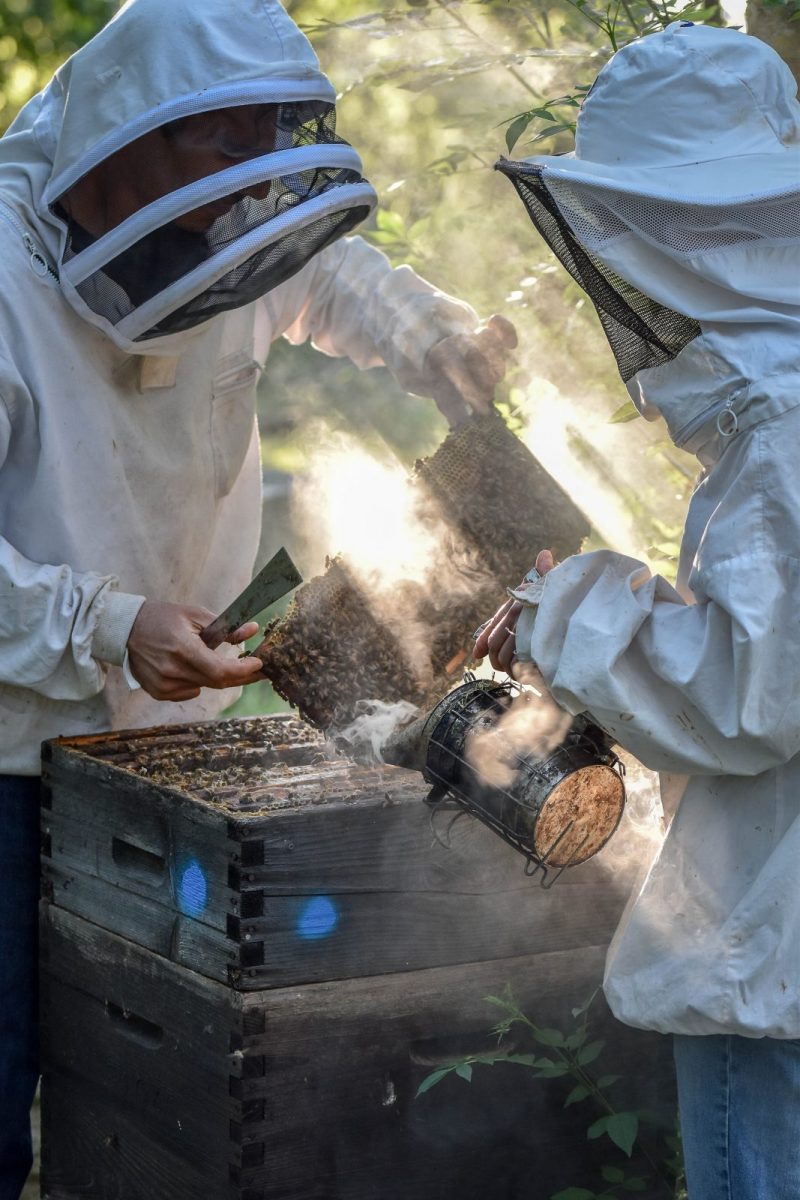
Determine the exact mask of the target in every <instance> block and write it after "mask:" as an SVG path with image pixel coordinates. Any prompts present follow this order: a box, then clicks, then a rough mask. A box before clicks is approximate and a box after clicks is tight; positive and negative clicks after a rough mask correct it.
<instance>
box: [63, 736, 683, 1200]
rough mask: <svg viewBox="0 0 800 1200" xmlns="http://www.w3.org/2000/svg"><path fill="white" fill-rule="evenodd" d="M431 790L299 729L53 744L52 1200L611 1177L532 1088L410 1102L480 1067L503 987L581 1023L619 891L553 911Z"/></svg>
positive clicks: (295, 1194) (653, 1054)
mask: <svg viewBox="0 0 800 1200" xmlns="http://www.w3.org/2000/svg"><path fill="white" fill-rule="evenodd" d="M425 790H426V789H425V786H424V784H423V783H422V781H421V779H420V777H419V776H417V775H415V774H413V773H409V772H404V771H400V770H397V769H393V768H381V769H372V770H371V769H367V768H363V767H357V766H355V765H354V764H352V763H348V762H346V761H345V760H342V759H339V758H333V757H331V754H330V751H329V750H328V749H327V748H326V746H325V744H324V742H322V740H321V739H320V738H319V737H318V736H317V735H316V734H315V733H314V732H313V731H311V730H309V728H308V727H307V726H304V725H303V724H302V723H301V722H299V721H298V720H297V719H295V718H292V717H287V716H278V717H271V718H261V719H258V720H248V721H240V722H222V723H218V724H215V725H198V726H186V727H172V728H160V729H156V730H146V731H140V732H137V733H131V734H109V735H107V736H104V737H90V738H75V739H63V740H58V741H55V742H51V743H48V744H47V745H46V747H45V752H44V808H43V874H44V888H45V897H46V898H47V901H48V902H47V903H45V904H44V905H43V920H42V947H43V949H42V955H43V958H42V965H43V970H42V991H43V1078H44V1084H43V1142H44V1151H43V1179H44V1185H43V1195H44V1196H45V1197H47V1198H49V1200H73V1198H77V1197H82V1198H86V1200H108V1198H110V1197H124V1200H190V1198H191V1200H223V1198H225V1200H227V1198H230V1200H401V1197H402V1200H428V1198H430V1200H456V1198H458V1200H470V1198H471V1197H474V1198H475V1200H478V1197H480V1200H485V1198H486V1197H488V1196H491V1197H492V1200H517V1198H519V1200H523V1197H524V1200H531V1196H534V1197H539V1196H541V1198H542V1200H546V1197H548V1196H549V1195H550V1193H551V1192H552V1191H554V1190H557V1189H558V1187H559V1186H562V1185H566V1183H576V1182H581V1173H582V1172H583V1173H584V1174H585V1173H586V1172H587V1171H588V1170H589V1165H590V1160H591V1159H592V1157H593V1156H594V1157H595V1158H596V1157H597V1156H598V1155H599V1154H600V1153H601V1152H600V1151H599V1150H598V1149H597V1147H596V1146H594V1144H592V1143H587V1142H586V1139H585V1121H584V1120H583V1118H582V1116H581V1115H578V1114H574V1113H572V1112H571V1111H569V1110H568V1111H567V1113H566V1115H565V1114H564V1113H563V1112H562V1110H561V1103H562V1100H563V1097H561V1098H560V1099H558V1100H557V1102H556V1103H555V1104H554V1103H553V1102H552V1096H549V1095H548V1092H547V1090H546V1089H543V1088H542V1085H541V1084H538V1085H533V1084H532V1083H531V1081H530V1080H526V1078H525V1073H524V1072H521V1071H515V1070H514V1069H513V1068H498V1069H497V1070H498V1075H497V1077H496V1078H495V1077H494V1076H492V1078H491V1079H488V1080H485V1081H482V1084H481V1090H480V1092H479V1091H478V1090H477V1088H476V1089H473V1090H471V1089H468V1088H466V1087H464V1088H463V1091H460V1090H455V1091H453V1090H452V1089H451V1090H450V1091H449V1092H445V1091H442V1092H441V1093H437V1092H434V1093H432V1094H431V1095H426V1096H424V1097H422V1098H420V1099H419V1100H417V1101H415V1100H414V1099H413V1097H414V1094H415V1092H416V1088H417V1087H418V1085H419V1083H420V1082H421V1080H422V1079H423V1078H424V1077H425V1075H426V1074H428V1073H429V1071H430V1070H431V1069H433V1067H435V1065H437V1063H440V1062H442V1061H446V1060H447V1059H448V1058H450V1057H452V1056H453V1055H457V1054H459V1053H466V1052H472V1051H474V1050H476V1049H480V1048H483V1047H486V1046H488V1044H489V1042H490V1040H489V1039H488V1034H487V1031H488V1029H489V1028H490V1026H491V1025H492V1023H493V1020H494V1017H493V1013H492V1010H491V1008H490V1007H489V1006H487V1005H486V1004H485V1002H484V997H486V996H487V995H488V994H490V993H496V992H498V991H500V990H502V988H503V987H504V986H505V985H506V984H507V983H510V984H511V985H512V986H513V987H514V989H515V992H516V994H517V996H518V999H519V1000H520V1002H521V1003H522V1005H523V1007H526V1008H528V1009H529V1010H530V1011H531V1012H532V1013H534V1014H535V1015H536V1016H537V1018H538V1019H540V1020H541V1021H542V1022H543V1023H544V1024H559V1023H560V1022H563V1021H564V1019H565V1017H566V1014H567V1013H568V1011H569V1007H571V1005H572V1004H574V1003H576V1002H579V1001H580V1000H582V999H583V998H584V997H585V996H586V995H587V994H588V992H589V991H591V990H592V989H593V988H594V987H595V986H596V985H597V982H598V980H599V978H600V974H601V969H602V958H603V954H604V949H605V945H606V943H607V942H608V940H609V938H610V935H611V932H612V930H613V927H614V925H615V923H616V921H617V919H618V916H619V913H620V910H621V907H622V904H623V902H624V899H625V894H624V893H625V890H626V889H625V887H624V885H622V886H614V885H613V884H612V883H611V882H610V881H609V879H608V877H607V876H604V875H603V873H602V871H600V870H599V869H597V868H596V867H595V865H594V864H588V865H587V866H586V867H581V868H577V869H576V870H575V871H573V872H571V873H570V874H569V875H568V876H566V877H565V878H564V880H563V882H561V883H559V884H558V886H557V887H556V888H554V889H553V890H552V891H550V892H543V891H542V890H540V889H538V888H536V887H534V886H532V885H531V882H530V881H529V880H528V879H526V878H525V875H524V873H523V870H522V860H521V859H520V858H519V856H518V855H516V854H515V853H514V852H513V851H512V850H511V849H510V848H509V847H507V846H506V845H505V844H504V843H502V842H501V841H500V840H499V839H498V838H496V837H495V836H494V835H493V834H492V833H491V832H489V831H488V830H486V829H484V828H483V827H482V826H480V825H478V824H477V823H475V822H472V821H471V820H469V819H465V820H463V821H460V822H458V823H457V824H456V826H455V827H454V828H453V830H452V831H451V833H450V846H449V848H447V847H446V846H445V845H443V844H442V843H441V842H440V841H438V840H437V839H436V838H435V837H434V836H432V831H431V826H430V814H429V811H428V810H427V808H426V806H425V805H424V804H423V803H422V799H423V796H424V794H425ZM613 1038H614V1043H615V1044H614V1053H615V1056H616V1057H617V1058H618V1059H619V1061H621V1062H622V1063H623V1065H624V1063H626V1062H627V1063H629V1064H632V1063H633V1062H634V1061H636V1059H637V1058H641V1056H642V1055H644V1056H645V1057H646V1058H647V1059H648V1061H649V1068H648V1072H647V1074H648V1076H649V1081H648V1082H647V1085H646V1086H645V1088H644V1090H643V1091H642V1090H640V1091H639V1093H638V1095H637V1103H639V1104H645V1105H647V1106H655V1105H657V1104H658V1103H659V1101H663V1098H664V1094H668V1092H669V1087H668V1086H666V1087H665V1080H667V1079H668V1078H669V1072H668V1067H667V1062H666V1056H667V1053H668V1051H667V1047H666V1046H665V1045H664V1044H663V1040H662V1039H658V1038H654V1037H650V1036H649V1035H643V1034H637V1033H634V1032H633V1031H625V1030H622V1029H621V1027H616V1032H614V1033H613ZM459 1086H460V1087H463V1085H459ZM487 1088H488V1090H487ZM498 1112H502V1118H500V1117H499V1116H498ZM520 1155H521V1156H522V1157H521V1158H520ZM532 1171H535V1173H536V1187H540V1189H541V1190H539V1191H537V1190H535V1188H534V1189H533V1190H532V1180H531V1172H532Z"/></svg>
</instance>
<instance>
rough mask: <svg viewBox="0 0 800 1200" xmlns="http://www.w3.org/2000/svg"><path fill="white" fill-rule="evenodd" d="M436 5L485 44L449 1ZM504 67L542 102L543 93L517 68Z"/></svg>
mask: <svg viewBox="0 0 800 1200" xmlns="http://www.w3.org/2000/svg"><path fill="white" fill-rule="evenodd" d="M436 4H437V5H438V6H439V8H441V9H442V10H443V11H444V12H446V13H447V14H448V15H449V16H451V17H452V18H453V20H454V21H455V22H456V24H457V25H460V26H461V28H462V29H464V30H466V32H467V33H468V34H469V35H470V37H473V38H476V39H477V41H479V42H481V43H483V40H484V39H483V38H482V36H481V35H480V34H479V33H478V31H477V30H476V29H473V28H472V26H471V25H470V24H469V22H468V21H465V20H464V18H463V17H462V16H461V13H460V12H456V10H455V8H454V7H453V5H452V4H451V3H448V0H436ZM504 66H505V69H506V70H507V71H508V73H509V75H510V76H511V78H512V79H516V81H517V83H518V84H520V86H521V87H524V89H525V91H526V92H528V94H529V95H531V96H533V98H534V100H541V98H542V94H541V92H537V91H536V89H535V88H534V87H531V85H530V84H529V83H528V81H527V79H526V78H525V76H524V75H522V74H521V73H520V72H519V71H518V70H517V68H516V67H512V66H511V65H510V64H509V63H504Z"/></svg>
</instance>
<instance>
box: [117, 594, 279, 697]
mask: <svg viewBox="0 0 800 1200" xmlns="http://www.w3.org/2000/svg"><path fill="white" fill-rule="evenodd" d="M214 616H215V614H214V613H212V612H209V611H208V609H206V608H194V607H190V606H189V605H183V604H161V603H157V602H154V601H149V600H148V601H145V603H144V604H143V605H142V607H141V608H140V609H139V615H138V616H137V618H136V620H135V621H134V623H133V629H132V630H131V632H130V636H129V638H128V656H129V662H130V667H131V671H132V673H133V676H134V678H135V679H137V680H138V681H139V683H140V684H141V685H142V687H143V688H144V690H145V691H146V692H147V693H148V694H149V695H151V696H152V697H153V699H154V700H194V698H195V697H196V696H199V695H200V689H201V688H204V687H210V688H229V687H240V686H241V685H242V684H246V683H255V682H256V680H258V679H263V678H264V676H263V674H262V664H261V661H260V659H257V658H252V657H247V658H239V659H235V658H234V659H231V658H225V657H223V656H222V655H221V654H217V653H215V652H214V651H213V650H209V649H208V647H207V646H206V645H205V643H204V642H202V641H201V639H200V630H201V629H204V628H205V626H206V625H208V624H209V622H210V621H213V620H214ZM257 632H258V622H257V621H248V622H247V624H246V625H242V626H241V627H240V628H239V629H237V630H235V631H234V632H233V633H232V634H231V635H230V637H229V638H228V639H227V640H228V641H229V642H231V643H232V644H233V645H234V646H237V645H238V644H239V643H240V642H244V641H246V640H247V638H249V637H252V636H253V634H254V633H257Z"/></svg>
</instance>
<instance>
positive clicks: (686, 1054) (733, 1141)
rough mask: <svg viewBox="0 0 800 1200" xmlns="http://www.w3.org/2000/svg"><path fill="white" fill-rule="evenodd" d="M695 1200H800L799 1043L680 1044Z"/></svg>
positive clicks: (722, 1040)
mask: <svg viewBox="0 0 800 1200" xmlns="http://www.w3.org/2000/svg"><path fill="white" fill-rule="evenodd" d="M675 1065H676V1067H677V1070H678V1102H679V1106H680V1118H681V1134H682V1137H683V1151H684V1158H685V1161H686V1182H687V1185H688V1190H689V1200H798V1198H800V1041H779V1040H778V1039H776V1038H745V1037H733V1036H731V1037H726V1036H724V1035H719V1036H714V1037H678V1036H676V1037H675Z"/></svg>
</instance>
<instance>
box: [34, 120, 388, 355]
mask: <svg viewBox="0 0 800 1200" xmlns="http://www.w3.org/2000/svg"><path fill="white" fill-rule="evenodd" d="M175 125H176V130H175V132H174V134H170V133H169V130H170V126H165V127H164V130H165V131H167V135H166V137H165V144H166V145H167V146H168V145H169V142H170V140H171V138H173V137H174V138H176V139H177V138H179V137H180V134H181V130H180V126H181V122H176V123H175ZM326 144H327V145H341V146H346V143H345V142H343V140H342V139H341V138H339V137H337V135H336V132H335V109H334V108H333V106H332V105H330V104H327V103H322V102H312V101H303V102H301V103H293V104H283V105H280V106H278V107H277V117H276V118H275V125H274V150H275V151H276V152H281V151H300V154H299V156H297V157H298V158H299V163H300V164H301V169H297V170H291V173H289V174H286V175H284V176H282V177H280V178H275V179H265V178H264V177H263V172H262V174H261V175H258V176H257V177H256V175H255V174H252V173H251V175H250V176H249V178H247V179H246V180H243V181H242V184H243V185H242V190H241V191H239V192H232V193H231V194H229V195H227V196H224V197H222V198H220V197H219V195H218V188H219V183H215V176H214V174H211V175H209V176H207V177H206V178H204V179H202V180H199V181H194V182H193V186H192V191H191V195H192V197H193V198H192V200H191V201H188V200H187V201H186V202H185V206H186V209H187V211H186V212H184V213H183V214H181V215H179V216H174V213H175V211H176V210H175V208H174V206H173V208H172V210H171V212H170V213H169V214H168V215H167V214H165V218H164V221H163V224H161V225H160V226H159V227H158V228H156V229H154V230H151V231H150V232H148V233H145V234H144V235H143V236H142V237H141V238H140V239H139V241H137V242H135V243H134V244H133V245H129V246H128V247H127V248H126V249H124V250H122V251H121V252H120V253H119V254H118V255H117V256H116V257H115V258H113V259H112V260H111V261H109V262H106V263H104V264H103V265H102V267H99V268H98V269H97V270H96V271H94V272H93V273H92V274H90V275H89V276H88V277H87V278H85V279H83V280H82V281H81V282H79V283H77V284H76V290H77V292H78V294H79V295H80V296H81V298H82V299H83V300H84V301H85V302H86V304H87V305H88V306H89V308H90V309H92V311H93V312H95V313H97V314H98V315H100V316H102V317H105V318H106V319H107V320H109V321H110V322H111V323H112V324H114V325H118V324H119V323H120V322H121V321H123V320H124V319H125V318H126V317H129V316H130V315H131V314H132V313H134V312H135V311H136V310H137V309H139V308H141V307H142V306H143V305H145V304H147V303H148V302H149V301H151V300H154V299H155V298H156V297H158V296H159V295H160V294H161V293H163V292H164V291H165V289H167V288H170V287H172V286H173V285H179V284H180V281H181V280H182V279H184V278H186V277H188V276H189V275H190V274H191V272H192V271H194V270H195V269H196V268H198V267H201V266H202V265H203V264H204V263H208V264H209V267H210V271H209V275H213V274H214V261H213V260H214V259H215V258H216V257H217V256H218V255H221V254H225V253H226V252H229V253H228V257H229V258H230V259H231V262H235V261H236V246H237V244H238V243H242V245H243V246H244V243H243V242H242V239H245V238H249V244H250V245H255V246H256V247H257V246H258V241H259V239H260V235H261V234H263V240H264V241H266V240H269V242H270V244H269V245H267V246H265V247H263V248H262V249H255V250H253V252H252V253H251V254H250V255H249V257H247V259H246V261H239V262H238V264H237V265H235V266H232V267H231V269H230V270H229V271H227V272H226V273H225V274H223V275H222V276H221V278H219V279H218V280H217V281H216V282H212V283H210V284H209V285H208V287H207V288H206V290H204V291H203V292H202V293H201V294H199V295H197V296H195V297H194V298H192V299H189V300H185V296H186V295H191V291H192V290H193V288H192V285H191V284H187V288H186V290H185V291H184V294H183V296H181V295H180V292H179V291H178V292H176V295H175V299H174V307H173V308H172V311H170V312H169V313H168V314H166V315H163V314H164V309H163V308H162V309H161V310H160V312H159V308H158V302H157V301H156V304H155V306H154V308H153V312H154V314H155V315H154V317H153V321H154V324H153V325H152V327H151V328H148V329H147V330H146V331H145V332H144V333H142V334H140V335H139V336H138V337H137V338H136V340H137V341H146V340H149V339H150V338H154V337H162V336H164V335H166V334H170V333H176V332H180V331H182V330H185V329H189V328H191V327H192V326H194V325H198V324H200V323H201V322H204V321H207V320H208V319H209V318H210V317H213V316H214V315H216V314H217V313H220V312H224V311H226V310H228V309H231V308H238V307H241V306H242V305H245V304H248V303H250V302H251V301H253V300H255V299H257V298H258V297H259V296H262V295H264V294H265V293H266V292H268V291H270V290H271V289H272V288H273V287H276V286H277V285H278V284H280V283H283V282H284V281H285V280H287V279H289V278H290V277H291V276H292V275H294V274H295V273H296V272H297V271H299V270H300V269H301V268H302V267H303V266H304V265H305V263H306V262H308V261H309V259H311V258H312V257H313V256H314V255H315V254H317V253H319V251H320V250H322V249H324V247H325V246H327V245H328V244H329V243H330V242H332V241H334V240H335V239H336V238H338V237H340V236H341V235H343V234H345V233H347V232H349V231H350V230H351V229H353V228H354V227H355V226H356V225H357V224H359V223H360V222H361V221H363V220H364V218H365V217H366V216H368V215H369V208H368V206H363V205H360V204H357V203H356V205H355V206H353V204H352V203H351V205H350V206H348V205H347V204H345V203H344V202H343V204H342V207H341V208H340V209H338V210H337V209H336V206H335V204H333V205H331V206H330V207H327V206H326V205H324V204H323V205H322V211H320V213H319V215H318V216H317V217H315V216H314V214H313V209H312V210H311V211H309V213H308V214H307V216H306V219H305V221H304V220H303V218H302V216H301V217H300V220H299V222H298V226H299V227H295V229H294V230H292V229H289V231H287V232H286V233H284V234H281V233H280V232H278V234H277V237H276V235H275V233H272V235H271V231H272V230H275V229H276V222H281V218H285V216H286V214H287V213H291V211H292V210H294V209H298V208H300V207H301V206H302V205H303V204H304V203H306V202H307V201H311V200H314V199H316V198H317V197H321V196H323V195H324V194H326V193H334V194H335V192H336V189H338V188H340V187H342V186H346V185H348V184H360V183H363V182H364V181H363V178H362V176H361V175H360V173H359V172H358V171H357V170H355V169H352V168H349V167H347V168H345V167H342V166H331V165H326V166H314V167H311V166H306V168H305V169H302V163H303V153H302V151H303V149H304V148H305V147H317V146H320V145H326ZM261 149H262V150H263V147H262V148H261ZM333 153H335V152H333ZM267 161H268V160H267ZM334 161H335V160H334ZM305 162H306V163H307V162H308V156H307V155H306V157H305ZM254 179H255V180H256V182H253V181H254ZM164 199H166V198H162V200H159V201H157V202H156V204H154V206H153V209H154V211H156V208H157V205H161V204H162V203H163V200H164ZM331 208H332V209H333V211H331ZM56 211H57V212H58V213H59V215H60V216H62V218H63V219H65V220H67V225H68V231H67V246H66V250H65V254H64V260H65V262H66V261H68V260H70V259H71V258H73V257H74V256H75V255H77V254H80V253H81V251H83V250H85V249H86V248H87V247H88V246H90V245H91V244H92V242H93V241H94V239H93V238H92V237H91V236H89V235H88V234H87V233H86V232H85V231H84V230H83V229H81V227H80V226H79V225H77V224H76V223H75V222H73V221H70V220H69V219H68V218H67V217H66V215H65V214H64V212H63V210H59V209H58V208H57V209H56ZM151 223H152V222H151ZM282 223H283V222H281V224H282ZM281 224H278V230H280V228H281ZM290 224H291V222H290ZM243 253H246V251H243ZM216 273H219V268H217V272H216ZM206 278H208V276H206ZM194 286H195V287H196V286H197V284H195V285H194ZM140 327H141V326H140Z"/></svg>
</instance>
